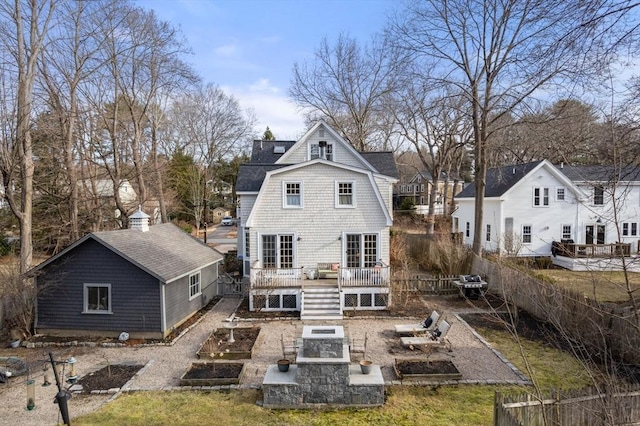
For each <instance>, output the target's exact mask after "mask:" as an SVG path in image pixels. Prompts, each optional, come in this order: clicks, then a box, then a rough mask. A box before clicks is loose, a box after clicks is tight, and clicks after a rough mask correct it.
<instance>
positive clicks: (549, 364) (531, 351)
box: [476, 327, 592, 390]
mask: <svg viewBox="0 0 640 426" xmlns="http://www.w3.org/2000/svg"><path fill="white" fill-rule="evenodd" d="M476 331H477V332H478V333H479V334H480V335H482V337H484V338H485V339H486V340H487V341H488V342H489V343H491V345H492V346H493V347H494V348H496V349H497V350H498V351H500V352H501V353H502V354H503V355H504V356H505V357H506V358H507V359H508V360H509V361H511V362H512V363H513V365H515V366H516V367H517V368H518V369H519V370H520V371H522V372H523V373H524V374H525V375H527V376H529V377H530V376H533V377H535V379H536V382H537V383H538V386H539V387H540V388H541V389H542V390H551V389H565V390H569V389H581V388H585V387H587V386H591V385H592V382H591V380H590V378H589V376H588V375H587V374H586V372H585V370H584V367H583V366H582V364H581V363H580V362H578V360H577V359H575V358H574V357H573V356H571V355H570V354H568V353H567V352H564V351H560V350H558V349H554V348H552V347H550V346H547V345H544V344H542V343H540V342H534V341H531V340H527V339H521V341H520V342H521V345H522V347H523V349H524V353H525V354H526V355H527V360H528V362H529V366H530V368H531V371H532V374H529V373H528V372H527V366H526V363H525V360H524V358H523V357H522V352H521V351H520V348H519V347H518V345H517V344H516V343H515V341H514V339H513V337H512V336H511V335H510V334H508V333H506V332H504V331H498V330H494V329H489V328H482V327H480V328H477V329H476Z"/></svg>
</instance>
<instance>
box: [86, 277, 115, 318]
mask: <svg viewBox="0 0 640 426" xmlns="http://www.w3.org/2000/svg"><path fill="white" fill-rule="evenodd" d="M83 312H84V313H89V314H110V313H112V312H111V284H85V285H84V311H83Z"/></svg>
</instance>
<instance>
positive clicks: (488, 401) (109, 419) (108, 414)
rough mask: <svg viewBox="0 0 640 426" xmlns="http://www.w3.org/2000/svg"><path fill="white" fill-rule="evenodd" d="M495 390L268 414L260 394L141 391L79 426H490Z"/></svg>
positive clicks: (441, 390)
mask: <svg viewBox="0 0 640 426" xmlns="http://www.w3.org/2000/svg"><path fill="white" fill-rule="evenodd" d="M495 390H496V387H494V386H459V387H438V388H431V387H428V388H425V387H400V386H397V387H388V388H387V402H386V404H385V405H384V406H382V407H378V408H368V409H345V410H326V411H318V410H269V409H265V408H261V407H259V406H257V405H256V400H257V399H258V398H259V396H260V393H259V392H258V391H253V390H242V391H230V392H159V391H158V392H136V393H130V394H123V395H121V396H119V397H118V398H117V399H116V400H115V401H113V402H111V403H109V404H107V405H105V406H103V407H102V408H101V409H100V410H98V411H96V412H95V413H92V414H89V415H86V416H83V417H80V418H77V419H74V421H73V424H74V425H98V424H99V425H101V426H103V425H104V426H109V425H114V426H115V425H118V426H119V425H123V424H126V425H167V424H171V425H173V426H180V425H194V424H211V422H212V421H213V419H215V423H216V424H220V425H229V426H234V425H300V426H302V425H313V426H323V425H327V426H329V425H335V424H340V425H349V426H368V425H370V424H376V425H407V426H408V425H416V424H430V425H434V426H438V425H443V426H444V425H451V424H456V425H462V426H464V425H491V424H492V416H493V397H494V391H495Z"/></svg>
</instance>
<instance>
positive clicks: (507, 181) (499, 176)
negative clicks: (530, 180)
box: [455, 161, 542, 198]
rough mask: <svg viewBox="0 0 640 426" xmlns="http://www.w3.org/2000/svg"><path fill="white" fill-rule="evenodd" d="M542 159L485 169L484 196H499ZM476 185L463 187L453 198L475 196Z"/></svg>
mask: <svg viewBox="0 0 640 426" xmlns="http://www.w3.org/2000/svg"><path fill="white" fill-rule="evenodd" d="M541 162H542V161H534V162H531V163H526V164H517V165H513V166H504V167H497V168H494V169H489V170H487V180H486V182H487V185H486V187H485V190H484V196H485V197H487V198H491V197H500V196H501V195H503V194H504V193H505V192H507V191H508V190H509V189H510V188H511V187H512V186H513V185H515V184H516V183H518V182H519V181H520V179H522V178H524V177H525V176H526V175H528V174H529V172H531V170H533V169H535V168H536V167H537V166H538V165H539V164H540V163H541ZM475 196H476V185H475V183H472V184H471V185H468V186H467V187H466V188H465V189H463V190H462V191H461V192H460V193H459V194H458V195H456V196H455V198H475Z"/></svg>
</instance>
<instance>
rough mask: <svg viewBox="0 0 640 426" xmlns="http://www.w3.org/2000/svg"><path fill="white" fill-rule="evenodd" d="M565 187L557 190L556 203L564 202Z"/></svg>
mask: <svg viewBox="0 0 640 426" xmlns="http://www.w3.org/2000/svg"><path fill="white" fill-rule="evenodd" d="M564 191H565V189H564V187H563V186H561V187H558V188H556V201H564Z"/></svg>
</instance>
